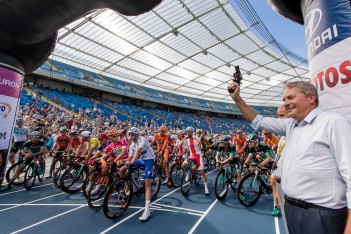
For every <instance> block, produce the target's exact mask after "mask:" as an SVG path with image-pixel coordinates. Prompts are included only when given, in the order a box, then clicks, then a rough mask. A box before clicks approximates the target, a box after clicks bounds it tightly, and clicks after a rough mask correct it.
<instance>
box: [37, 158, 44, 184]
mask: <svg viewBox="0 0 351 234" xmlns="http://www.w3.org/2000/svg"><path fill="white" fill-rule="evenodd" d="M37 165H38V168H41V166H40V164H37ZM43 170H44V171H43V173H42V174H39V172H38V180H39V181H40V182H42V181H43V179H44V175H45V162H44V167H43Z"/></svg>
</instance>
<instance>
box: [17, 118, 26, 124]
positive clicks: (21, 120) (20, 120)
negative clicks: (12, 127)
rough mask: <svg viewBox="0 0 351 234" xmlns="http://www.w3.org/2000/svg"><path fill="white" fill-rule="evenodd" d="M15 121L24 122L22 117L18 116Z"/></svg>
mask: <svg viewBox="0 0 351 234" xmlns="http://www.w3.org/2000/svg"><path fill="white" fill-rule="evenodd" d="M16 123H17V124H23V123H24V119H23V118H22V117H19V118H17V120H16Z"/></svg>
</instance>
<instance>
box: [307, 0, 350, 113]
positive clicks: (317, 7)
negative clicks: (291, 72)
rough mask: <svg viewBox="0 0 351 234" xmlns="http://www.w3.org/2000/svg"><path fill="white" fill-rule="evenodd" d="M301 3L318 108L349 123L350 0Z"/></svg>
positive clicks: (314, 0) (311, 75)
mask: <svg viewBox="0 0 351 234" xmlns="http://www.w3.org/2000/svg"><path fill="white" fill-rule="evenodd" d="M302 2H303V3H302V12H303V15H304V21H305V32H306V45H307V50H308V59H309V68H310V77H311V79H312V83H313V84H314V85H315V86H316V88H317V90H318V93H319V97H320V106H321V107H322V108H323V109H325V110H332V111H335V112H338V113H340V114H342V115H344V116H346V117H347V118H348V119H349V120H351V101H350V100H351V7H350V0H333V1H330V0H305V1H302Z"/></svg>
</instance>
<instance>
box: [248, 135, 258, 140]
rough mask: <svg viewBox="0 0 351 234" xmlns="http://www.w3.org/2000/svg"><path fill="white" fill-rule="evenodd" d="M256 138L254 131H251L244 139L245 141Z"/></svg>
mask: <svg viewBox="0 0 351 234" xmlns="http://www.w3.org/2000/svg"><path fill="white" fill-rule="evenodd" d="M257 139H258V138H257V135H256V134H255V133H251V134H250V135H248V136H247V137H246V140H247V141H255V140H257Z"/></svg>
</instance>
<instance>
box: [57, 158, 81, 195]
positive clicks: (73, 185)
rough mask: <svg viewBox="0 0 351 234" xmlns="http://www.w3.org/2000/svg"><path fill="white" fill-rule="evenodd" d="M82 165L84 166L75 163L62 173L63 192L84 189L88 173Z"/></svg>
mask: <svg viewBox="0 0 351 234" xmlns="http://www.w3.org/2000/svg"><path fill="white" fill-rule="evenodd" d="M82 167H84V166H80V165H73V166H71V167H69V168H68V169H67V170H66V171H65V172H64V173H63V174H62V177H61V180H60V187H61V189H62V191H63V192H65V193H69V194H73V193H77V192H79V191H80V190H81V189H82V187H83V182H84V179H85V178H86V174H87V173H86V171H85V170H84V168H82Z"/></svg>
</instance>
